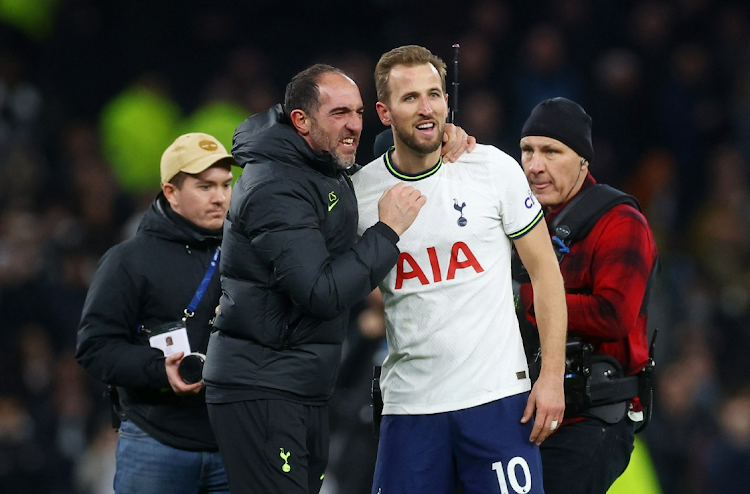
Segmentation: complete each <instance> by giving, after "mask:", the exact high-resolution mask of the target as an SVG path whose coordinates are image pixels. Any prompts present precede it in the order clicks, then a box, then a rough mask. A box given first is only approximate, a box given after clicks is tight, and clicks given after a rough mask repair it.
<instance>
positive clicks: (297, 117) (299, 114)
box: [289, 109, 311, 136]
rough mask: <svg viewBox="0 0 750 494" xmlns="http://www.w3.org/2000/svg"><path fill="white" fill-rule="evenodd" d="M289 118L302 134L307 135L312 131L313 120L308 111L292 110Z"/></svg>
mask: <svg viewBox="0 0 750 494" xmlns="http://www.w3.org/2000/svg"><path fill="white" fill-rule="evenodd" d="M289 118H290V120H291V121H292V125H293V126H294V128H295V129H296V130H297V132H299V133H300V134H301V135H303V136H306V135H308V134H309V133H310V128H311V121H310V117H309V116H308V115H307V113H305V112H304V111H302V110H300V109H297V110H292V113H290V114H289Z"/></svg>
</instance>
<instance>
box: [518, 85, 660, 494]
mask: <svg viewBox="0 0 750 494" xmlns="http://www.w3.org/2000/svg"><path fill="white" fill-rule="evenodd" d="M591 123H592V121H591V117H590V116H589V115H588V114H587V113H586V112H585V111H584V109H583V108H581V106H580V105H578V104H577V103H575V102H573V101H571V100H569V99H566V98H560V97H558V98H553V99H547V100H544V101H542V102H541V103H539V104H538V105H537V106H536V107H535V108H534V109H533V110H532V111H531V114H530V115H529V117H528V118H527V120H526V123H525V124H524V126H523V129H522V131H521V140H520V148H521V164H522V166H523V169H524V172H525V173H526V178H527V179H528V181H529V184H530V186H531V190H532V191H533V192H534V195H535V196H536V198H537V199H538V200H539V202H540V203H541V205H542V206H543V208H544V211H545V215H546V219H547V224H548V225H549V229H550V235H551V236H552V240H553V245H555V247H556V250H557V251H558V259H559V261H560V270H561V271H562V275H563V279H564V280H565V299H566V304H567V307H568V338H569V342H578V343H580V347H579V348H580V349H585V348H586V346H585V345H587V344H589V345H591V350H592V352H593V355H592V356H591V362H594V361H597V362H601V363H600V364H596V366H594V364H592V367H591V368H592V369H593V370H592V371H591V372H592V375H594V377H596V375H597V372H598V371H599V369H604V370H603V371H602V373H603V375H604V373H608V374H607V375H611V376H612V379H613V381H614V380H616V379H620V378H625V377H626V376H635V375H636V374H638V373H640V372H641V371H642V370H643V369H644V367H645V366H646V365H647V363H648V361H649V347H648V341H647V337H648V336H647V324H648V312H647V307H648V292H649V286H650V284H651V283H650V279H651V275H652V272H653V271H654V269H655V266H656V263H657V249H656V244H655V242H654V239H653V235H652V233H651V229H650V228H649V226H648V222H647V221H646V218H645V217H644V216H643V215H642V214H641V212H640V210H639V209H637V207H636V206H637V203H636V202H635V201H633V202H632V204H631V203H627V202H623V201H625V200H626V199H627V197H629V196H626V195H625V194H622V193H619V192H618V191H616V189H612V188H608V187H606V186H605V187H606V188H602V187H599V186H597V184H596V181H595V180H594V178H593V176H592V175H591V173H590V171H589V165H590V163H591V160H592V159H593V158H594V148H593V144H592V140H591ZM597 194H599V195H601V196H603V197H605V198H606V200H607V201H609V202H606V201H598V200H593V199H592V198H594V197H599V196H597ZM587 200H588V202H587ZM574 201H575V202H574ZM613 203H614V204H615V205H614V206H612V204H613ZM574 204H576V206H574ZM607 208H609V209H607ZM593 213H599V216H596V215H594V214H593ZM578 218H586V222H585V223H584V225H585V224H586V223H588V224H590V225H593V226H592V228H591V230H590V231H589V232H588V234H585V233H583V225H581V227H582V228H581V229H578V230H577V231H572V229H573V227H572V226H571V227H570V228H569V229H568V230H567V231H566V230H564V229H565V228H567V225H574V224H575V220H576V219H578ZM558 225H559V227H558ZM578 234H581V235H583V238H581V239H580V240H579V241H575V240H578V239H576V238H575V237H574V235H578ZM567 235H570V236H567ZM566 240H567V243H566V242H565V241H566ZM516 276H517V281H518V282H519V283H521V285H520V301H519V309H520V310H521V317H522V318H524V319H527V320H528V322H530V323H532V325H534V326H536V310H535V302H534V300H533V297H534V296H535V290H534V289H533V287H532V285H531V284H530V283H528V282H527V281H526V280H523V279H521V277H520V276H519V275H518V274H516ZM522 321H523V319H522ZM527 334H528V333H527ZM531 335H532V338H527V351H528V350H529V348H528V347H531V348H534V349H535V348H538V345H537V344H536V343H535V342H533V328H532V330H531ZM568 346H569V347H570V346H571V344H570V343H569V344H568ZM583 351H588V350H583ZM579 355H580V354H579V353H576V354H575V355H574V358H576V359H578V357H579ZM570 358H571V353H570V352H569V360H570ZM543 361H544V356H542V362H543ZM592 379H593V378H592ZM566 381H567V382H568V383H572V382H573V381H571V380H569V379H567V378H566ZM618 382H622V381H618ZM627 382H629V383H633V382H634V383H636V386H635V387H636V388H637V382H638V381H637V379H636V380H635V381H632V380H631V381H627ZM579 384H581V385H584V384H583V381H580V382H579ZM572 391H575V392H576V393H577V392H578V388H575V389H574V390H573V389H572V388H571V387H569V386H567V385H566V395H567V396H566V413H565V421H563V423H562V425H561V427H560V429H559V430H557V431H555V433H554V434H552V435H551V436H550V437H549V438H548V439H547V440H546V441H545V442H544V443H543V444H542V446H541V452H542V464H543V465H544V489H545V492H546V493H547V494H555V493H565V494H575V493H580V494H604V493H605V492H606V491H607V489H608V488H609V487H610V485H612V483H613V482H614V481H615V479H617V477H619V476H620V474H622V472H623V471H624V470H625V468H626V467H627V465H628V462H629V460H630V455H631V452H632V450H633V441H634V434H635V422H634V421H638V419H639V418H640V419H641V420H642V416H640V415H639V412H640V413H641V414H642V413H643V412H642V411H641V406H640V401H639V399H638V397H637V389H636V391H635V392H634V393H632V396H625V397H620V396H614V397H613V399H612V400H610V401H608V402H607V403H604V402H602V403H601V406H599V405H598V403H599V402H597V406H595V407H594V406H585V407H583V406H581V405H580V403H575V405H574V406H571V402H573V401H574V400H573V396H574V393H572ZM629 391H630V390H626V394H629V393H628V392H629ZM642 398H644V399H645V397H642Z"/></svg>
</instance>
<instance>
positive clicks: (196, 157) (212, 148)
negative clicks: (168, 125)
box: [161, 132, 234, 185]
mask: <svg viewBox="0 0 750 494" xmlns="http://www.w3.org/2000/svg"><path fill="white" fill-rule="evenodd" d="M221 160H232V161H231V164H234V160H233V158H232V155H231V154H229V153H227V150H226V148H225V147H224V146H223V145H222V144H221V143H220V142H219V141H218V140H217V139H216V138H215V137H213V136H210V135H208V134H202V133H200V132H194V133H191V134H183V135H181V136H180V137H178V138H177V139H175V141H174V142H173V143H172V144H171V145H170V146H169V147H168V148H167V149H166V150H165V151H164V154H162V155H161V183H162V185H163V184H165V183H167V182H169V181H170V180H172V178H173V177H174V176H175V175H177V174H178V173H179V172H185V173H190V174H192V175H195V174H197V173H200V172H202V171H203V170H206V169H207V168H209V167H211V166H213V165H215V164H216V163H218V162H219V161H221Z"/></svg>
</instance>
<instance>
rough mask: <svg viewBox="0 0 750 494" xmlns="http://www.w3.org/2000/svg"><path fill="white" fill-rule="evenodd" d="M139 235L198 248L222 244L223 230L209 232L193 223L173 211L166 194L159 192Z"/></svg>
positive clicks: (140, 228) (147, 211) (146, 213)
mask: <svg viewBox="0 0 750 494" xmlns="http://www.w3.org/2000/svg"><path fill="white" fill-rule="evenodd" d="M138 234H139V235H141V234H146V235H152V236H154V237H158V238H162V239H165V240H169V241H171V242H178V243H183V244H186V245H191V246H196V247H198V246H206V245H214V244H217V243H220V242H221V237H222V230H221V229H219V230H207V229H205V228H201V227H199V226H198V225H195V224H193V223H191V222H190V221H188V220H187V219H185V218H183V217H182V216H180V215H179V214H177V213H175V212H174V211H172V209H171V207H170V206H169V203H168V202H167V198H166V197H164V193H163V192H159V195H157V196H156V199H154V202H152V203H151V206H149V208H148V209H147V210H146V212H145V213H144V214H143V218H142V219H141V222H140V224H139V225H138Z"/></svg>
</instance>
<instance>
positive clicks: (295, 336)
mask: <svg viewBox="0 0 750 494" xmlns="http://www.w3.org/2000/svg"><path fill="white" fill-rule="evenodd" d="M232 153H233V155H234V159H235V161H236V162H237V163H238V164H239V165H240V166H244V170H243V172H242V175H241V176H240V178H239V180H238V181H237V183H236V184H235V187H234V190H233V192H232V202H231V206H230V208H229V214H228V216H227V220H226V222H225V223H224V241H223V247H222V258H221V283H222V290H223V293H222V297H221V302H220V305H221V309H220V312H219V314H218V316H217V318H216V323H215V327H216V328H217V329H218V331H216V332H215V333H213V334H212V335H211V341H210V343H209V348H208V355H207V361H206V368H205V369H204V378H205V380H206V384H207V385H208V391H207V401H208V402H209V403H225V402H232V401H238V400H245V399H252V398H254V397H264V396H265V397H272V396H280V397H284V398H286V399H291V400H294V401H299V402H303V403H325V402H326V401H327V400H328V399H329V398H330V396H331V393H332V392H333V386H334V382H335V380H336V373H337V369H338V364H339V359H340V356H341V345H342V342H343V340H344V336H345V333H346V328H347V323H348V318H349V309H350V307H351V306H352V305H354V304H355V303H356V302H358V301H360V300H362V299H363V298H364V297H365V296H366V295H367V294H368V293H369V292H370V291H372V289H373V288H374V287H375V286H377V284H378V283H379V282H380V281H381V280H382V279H383V278H384V277H385V275H386V274H387V273H388V271H389V270H390V269H391V268H392V267H393V266H394V265H395V263H396V261H397V259H398V255H399V251H398V249H397V247H396V242H397V241H398V236H397V235H396V234H395V233H394V232H393V230H392V229H390V228H389V227H388V226H386V225H385V224H383V223H378V224H376V225H375V226H373V227H372V228H370V229H369V230H368V231H366V232H365V233H364V235H363V236H362V238H361V239H359V240H358V239H357V221H358V213H357V201H356V198H355V197H354V189H353V187H352V183H351V180H350V179H349V176H348V174H347V172H346V171H345V170H342V169H339V168H337V167H336V166H335V164H334V163H333V160H332V157H331V155H330V154H328V153H323V154H322V155H318V154H316V153H315V152H314V151H313V150H312V149H311V148H310V146H309V145H308V144H307V142H306V141H305V140H304V139H303V138H302V137H300V136H299V135H298V134H297V132H296V131H295V130H294V128H293V127H292V126H291V125H290V124H289V123H288V122H287V120H286V118H285V117H284V114H283V111H282V109H281V105H277V106H276V107H274V108H272V109H271V110H269V111H267V112H265V113H262V114H256V115H253V116H251V117H250V118H248V119H247V120H245V121H244V122H243V123H242V124H240V126H239V127H238V128H237V131H236V132H235V136H234V144H233V146H232Z"/></svg>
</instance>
